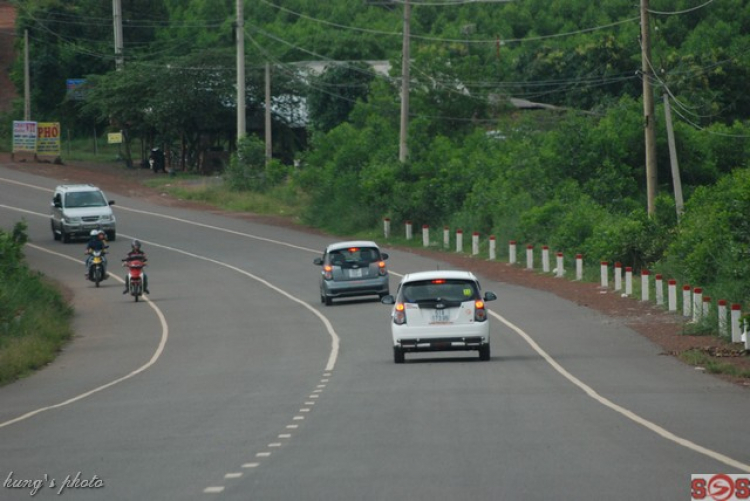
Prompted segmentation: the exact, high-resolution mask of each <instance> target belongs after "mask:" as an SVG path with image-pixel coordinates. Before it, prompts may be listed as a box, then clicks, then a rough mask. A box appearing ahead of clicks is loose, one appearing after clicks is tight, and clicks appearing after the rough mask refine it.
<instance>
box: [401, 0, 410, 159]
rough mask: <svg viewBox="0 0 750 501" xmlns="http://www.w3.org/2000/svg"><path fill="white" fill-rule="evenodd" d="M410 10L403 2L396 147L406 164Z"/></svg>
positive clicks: (407, 154)
mask: <svg viewBox="0 0 750 501" xmlns="http://www.w3.org/2000/svg"><path fill="white" fill-rule="evenodd" d="M410 13H411V8H410V7H409V0H405V1H404V41H403V49H402V51H401V52H402V54H401V137H400V140H399V147H398V159H399V161H400V162H401V163H404V162H406V159H407V158H408V156H409V148H408V146H407V142H406V141H407V135H408V129H409V78H410V76H409V24H410V21H409V16H410Z"/></svg>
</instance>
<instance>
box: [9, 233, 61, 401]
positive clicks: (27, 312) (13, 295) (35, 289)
mask: <svg viewBox="0 0 750 501" xmlns="http://www.w3.org/2000/svg"><path fill="white" fill-rule="evenodd" d="M26 241H27V234H26V224H25V223H17V224H16V226H15V227H14V228H13V231H11V232H5V231H0V386H1V385H3V384H6V383H9V382H11V381H14V380H15V379H17V378H19V377H21V376H23V375H25V374H28V373H29V372H31V371H32V370H35V369H38V368H40V367H42V366H44V365H46V364H47V363H49V362H50V361H52V360H53V359H54V357H55V355H56V354H57V352H58V351H59V350H60V348H61V346H62V345H63V344H64V343H65V342H66V341H67V340H68V339H69V338H70V335H71V329H70V320H71V317H72V310H71V309H70V307H69V306H68V305H67V304H65V303H64V302H63V300H62V298H61V297H60V294H59V292H57V291H56V290H55V288H53V287H52V286H50V285H49V284H47V283H45V282H44V280H43V279H42V277H40V276H39V275H38V274H37V273H34V272H32V271H30V270H29V269H28V268H27V267H26V265H25V263H24V261H23V252H22V249H23V245H24V244H25V243H26Z"/></svg>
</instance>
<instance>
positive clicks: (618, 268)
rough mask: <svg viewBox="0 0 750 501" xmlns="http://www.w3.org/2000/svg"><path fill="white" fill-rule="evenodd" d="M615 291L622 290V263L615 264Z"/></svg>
mask: <svg viewBox="0 0 750 501" xmlns="http://www.w3.org/2000/svg"><path fill="white" fill-rule="evenodd" d="M615 290H616V291H620V290H622V263H620V262H619V261H618V262H616V263H615Z"/></svg>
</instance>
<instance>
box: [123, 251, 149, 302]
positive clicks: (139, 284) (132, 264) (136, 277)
mask: <svg viewBox="0 0 750 501" xmlns="http://www.w3.org/2000/svg"><path fill="white" fill-rule="evenodd" d="M123 261H124V262H125V263H124V264H123V266H127V267H128V290H129V291H130V295H131V296H133V298H134V299H135V302H136V303H137V302H138V298H140V297H141V296H142V295H143V268H144V267H145V266H146V263H145V262H144V261H142V260H140V259H123Z"/></svg>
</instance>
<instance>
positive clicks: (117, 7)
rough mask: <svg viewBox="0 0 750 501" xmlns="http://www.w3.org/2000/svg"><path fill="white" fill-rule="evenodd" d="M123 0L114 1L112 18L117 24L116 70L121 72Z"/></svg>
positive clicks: (122, 63) (122, 64)
mask: <svg viewBox="0 0 750 501" xmlns="http://www.w3.org/2000/svg"><path fill="white" fill-rule="evenodd" d="M120 2H121V0H112V18H113V20H114V23H115V68H117V70H118V71H120V70H121V69H122V68H123V66H124V61H123V55H122V53H123V42H122V4H121V3H120Z"/></svg>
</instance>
